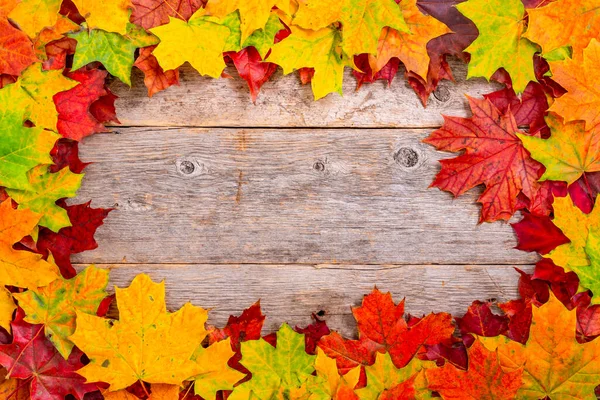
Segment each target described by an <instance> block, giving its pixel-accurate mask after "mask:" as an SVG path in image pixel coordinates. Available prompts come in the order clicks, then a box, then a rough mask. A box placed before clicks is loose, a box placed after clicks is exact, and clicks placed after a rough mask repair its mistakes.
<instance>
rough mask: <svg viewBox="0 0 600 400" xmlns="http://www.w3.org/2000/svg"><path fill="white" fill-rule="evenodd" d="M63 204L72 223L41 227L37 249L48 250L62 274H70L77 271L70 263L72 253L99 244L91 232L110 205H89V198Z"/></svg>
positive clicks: (45, 252)
mask: <svg viewBox="0 0 600 400" xmlns="http://www.w3.org/2000/svg"><path fill="white" fill-rule="evenodd" d="M61 206H63V205H61ZM63 208H65V209H66V210H67V215H68V217H69V221H70V222H71V226H70V227H66V228H62V229H61V230H59V231H58V233H55V232H53V231H51V230H50V229H46V228H41V229H40V232H39V236H38V240H37V251H38V252H39V253H41V254H42V255H44V257H48V255H49V254H50V253H51V254H52V256H53V258H54V260H55V261H56V265H58V267H59V268H60V271H61V273H62V275H63V276H64V277H65V278H72V277H74V276H75V274H76V272H75V269H74V268H73V266H72V265H71V261H70V256H71V254H74V253H81V252H83V251H86V250H93V249H95V248H97V247H98V243H96V241H95V240H94V233H95V232H96V229H98V227H99V226H100V225H102V223H103V221H104V218H106V216H107V215H108V213H109V212H110V211H112V209H103V208H91V207H90V202H87V203H84V204H75V205H70V206H63Z"/></svg>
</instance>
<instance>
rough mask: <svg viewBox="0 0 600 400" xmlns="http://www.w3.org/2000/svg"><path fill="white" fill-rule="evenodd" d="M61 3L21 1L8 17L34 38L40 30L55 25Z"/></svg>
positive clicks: (41, 0) (36, 0)
mask: <svg viewBox="0 0 600 400" xmlns="http://www.w3.org/2000/svg"><path fill="white" fill-rule="evenodd" d="M61 3H62V0H21V1H20V2H19V3H18V4H17V5H16V7H15V8H14V9H13V10H12V11H11V12H10V14H9V15H8V17H9V18H10V19H12V20H13V21H15V22H16V23H17V24H18V25H19V28H21V30H22V31H23V32H25V33H26V34H27V35H28V36H29V37H30V38H34V37H35V36H36V35H37V34H38V33H39V32H40V31H41V30H42V29H44V28H46V27H49V26H53V25H54V24H55V23H56V21H57V19H58V11H59V10H60V5H61Z"/></svg>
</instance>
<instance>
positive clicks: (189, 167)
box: [179, 160, 196, 175]
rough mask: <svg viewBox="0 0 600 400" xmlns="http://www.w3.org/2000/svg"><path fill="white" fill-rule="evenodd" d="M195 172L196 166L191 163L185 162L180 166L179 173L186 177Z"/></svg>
mask: <svg viewBox="0 0 600 400" xmlns="http://www.w3.org/2000/svg"><path fill="white" fill-rule="evenodd" d="M195 170H196V166H195V165H194V163H193V162H191V161H188V160H183V161H181V163H180V164H179V171H180V172H181V173H182V174H184V175H189V174H193V173H194V171H195Z"/></svg>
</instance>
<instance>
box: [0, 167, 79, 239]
mask: <svg viewBox="0 0 600 400" xmlns="http://www.w3.org/2000/svg"><path fill="white" fill-rule="evenodd" d="M27 177H28V179H29V184H30V185H31V190H16V189H7V191H6V192H7V193H8V195H9V196H10V197H12V198H13V199H14V200H15V201H16V202H17V203H19V209H23V208H29V209H31V210H32V211H34V212H36V213H39V214H41V215H42V217H41V218H40V221H39V224H40V225H41V226H45V227H47V228H48V229H50V230H52V231H53V232H58V231H59V230H60V229H61V228H64V227H67V226H71V222H70V221H69V216H68V215H67V212H66V211H65V209H63V208H61V207H59V206H57V205H56V201H57V200H59V199H62V198H65V197H75V196H76V194H77V190H78V189H79V187H80V186H81V180H82V179H83V174H74V173H72V172H71V171H70V170H69V169H68V168H63V169H61V170H60V171H58V172H57V173H55V174H51V173H49V171H48V166H47V165H41V166H38V167H35V168H33V169H31V170H30V171H29V172H28V173H27Z"/></svg>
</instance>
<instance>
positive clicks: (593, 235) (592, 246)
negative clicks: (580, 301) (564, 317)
mask: <svg viewBox="0 0 600 400" xmlns="http://www.w3.org/2000/svg"><path fill="white" fill-rule="evenodd" d="M584 250H585V253H586V254H587V256H588V258H589V260H590V266H589V267H582V268H577V269H576V271H575V272H577V276H578V277H579V281H580V283H581V286H583V287H584V288H586V289H590V290H591V291H592V292H593V293H594V294H597V295H600V228H599V227H598V226H594V227H591V228H590V231H589V235H588V238H587V242H586V244H585V248H584ZM592 303H593V304H600V299H598V296H595V297H592Z"/></svg>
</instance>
